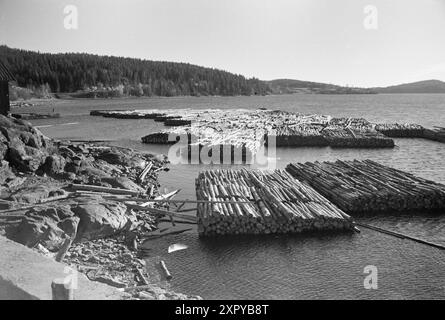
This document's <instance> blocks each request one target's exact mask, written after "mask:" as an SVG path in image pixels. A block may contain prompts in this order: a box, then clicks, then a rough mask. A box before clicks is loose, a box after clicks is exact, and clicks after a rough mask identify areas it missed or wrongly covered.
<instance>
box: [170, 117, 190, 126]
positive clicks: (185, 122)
mask: <svg viewBox="0 0 445 320" xmlns="http://www.w3.org/2000/svg"><path fill="white" fill-rule="evenodd" d="M191 124H192V121H191V120H186V119H183V118H174V119H166V120H165V121H164V125H165V126H166V127H179V126H190V125H191Z"/></svg>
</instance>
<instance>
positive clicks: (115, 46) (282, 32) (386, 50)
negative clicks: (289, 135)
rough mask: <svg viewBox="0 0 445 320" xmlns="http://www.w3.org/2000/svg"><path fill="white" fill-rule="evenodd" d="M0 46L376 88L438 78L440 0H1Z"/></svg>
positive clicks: (444, 23)
mask: <svg viewBox="0 0 445 320" xmlns="http://www.w3.org/2000/svg"><path fill="white" fill-rule="evenodd" d="M66 5H75V6H76V7H77V8H78V29H77V30H72V29H71V30H67V29H66V28H65V27H64V18H65V16H66V15H65V14H64V12H63V11H64V7H65V6H66ZM367 5H372V6H374V7H375V8H376V9H377V14H378V20H377V22H378V25H377V29H367V28H365V24H364V21H365V19H366V17H368V19H367V20H366V22H367V24H366V25H367V26H370V24H369V23H373V22H374V21H375V20H369V19H370V18H369V16H370V14H369V11H368V13H365V12H364V8H365V7H366V6H367ZM370 21H371V22H370ZM371 26H375V24H371ZM0 43H1V44H6V45H8V46H10V47H14V48H22V49H31V50H39V51H42V52H88V53H96V54H107V55H117V56H128V57H138V58H143V59H150V60H167V61H181V62H190V63H193V64H198V65H202V66H207V67H215V68H219V69H224V70H227V71H230V72H234V73H239V74H243V75H245V76H248V77H251V76H255V77H258V78H260V79H263V80H270V79H276V78H292V79H300V80H310V81H320V82H329V83H335V84H341V85H345V84H348V85H356V86H383V85H391V84H398V83H405V82H411V81H418V80H425V79H439V80H445V0H366V1H363V0H335V1H333V0H70V1H65V0H0Z"/></svg>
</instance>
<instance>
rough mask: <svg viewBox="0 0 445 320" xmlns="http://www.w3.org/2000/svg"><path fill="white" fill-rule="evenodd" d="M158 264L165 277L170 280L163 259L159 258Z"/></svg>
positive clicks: (170, 276)
mask: <svg viewBox="0 0 445 320" xmlns="http://www.w3.org/2000/svg"><path fill="white" fill-rule="evenodd" d="M159 264H160V265H161V269H162V271H164V275H165V278H166V279H167V280H170V279H171V278H172V275H171V274H170V271H168V269H167V266H166V265H165V262H164V260H161V262H160V263H159Z"/></svg>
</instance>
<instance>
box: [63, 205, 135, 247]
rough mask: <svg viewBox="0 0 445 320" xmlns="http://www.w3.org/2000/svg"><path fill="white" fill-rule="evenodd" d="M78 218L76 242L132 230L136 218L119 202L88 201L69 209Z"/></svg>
mask: <svg viewBox="0 0 445 320" xmlns="http://www.w3.org/2000/svg"><path fill="white" fill-rule="evenodd" d="M71 210H72V211H73V212H74V213H75V214H76V215H77V216H78V217H79V218H80V223H79V229H78V233H77V238H76V240H78V241H83V240H91V239H98V238H103V237H107V236H111V235H113V234H115V233H118V232H121V231H123V230H131V229H133V228H134V224H135V221H136V218H135V217H134V215H130V214H127V207H126V206H125V205H123V204H122V203H119V202H111V201H105V200H102V199H97V198H96V199H90V201H88V202H85V203H80V204H79V205H77V206H74V207H72V208H71Z"/></svg>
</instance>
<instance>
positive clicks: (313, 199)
mask: <svg viewBox="0 0 445 320" xmlns="http://www.w3.org/2000/svg"><path fill="white" fill-rule="evenodd" d="M196 196H197V199H198V201H199V200H205V201H207V203H201V204H199V203H198V208H197V218H198V233H199V234H200V235H201V236H214V235H233V234H284V233H301V232H304V231H316V230H343V231H345V230H352V229H353V227H354V222H353V220H352V219H351V218H350V217H349V216H348V215H347V214H346V213H345V212H343V211H342V210H340V209H339V208H337V207H336V206H335V205H333V204H332V203H330V202H329V201H328V200H327V199H326V198H325V197H323V196H322V195H320V194H319V193H318V192H316V191H315V190H314V189H313V188H312V187H310V186H309V185H308V184H306V183H302V182H300V181H298V180H296V179H294V178H293V177H292V176H291V175H290V174H288V173H287V172H286V171H284V170H276V171H273V172H262V171H248V170H246V169H242V170H214V171H204V172H201V173H200V174H199V176H198V178H197V179H196ZM212 201H214V202H212ZM241 201H242V203H241Z"/></svg>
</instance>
